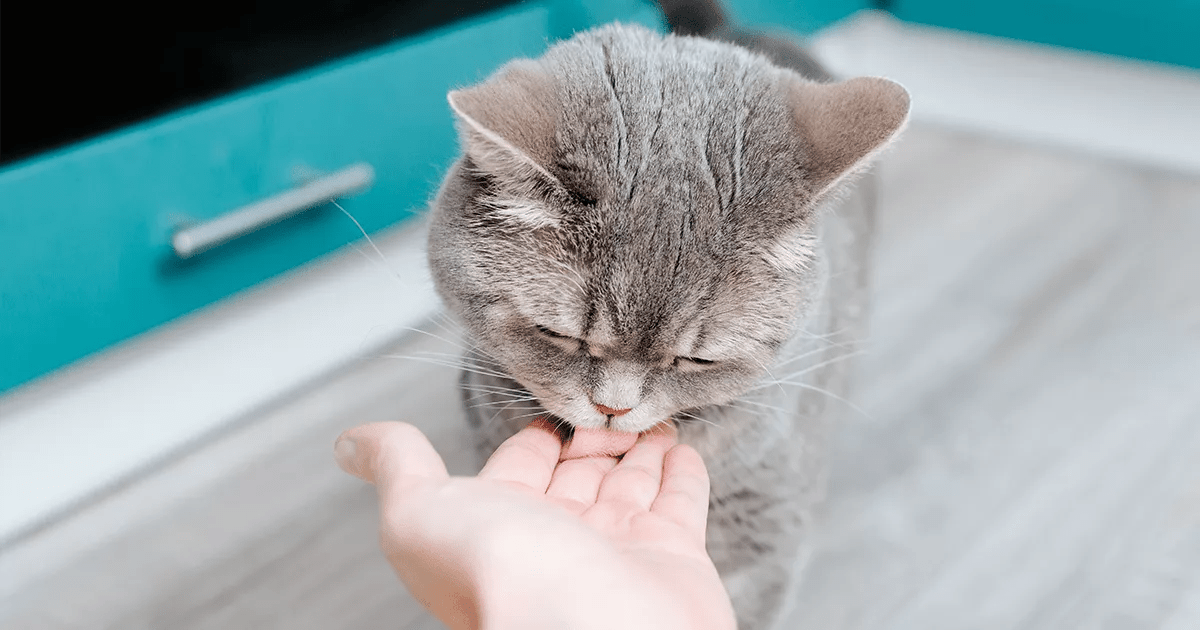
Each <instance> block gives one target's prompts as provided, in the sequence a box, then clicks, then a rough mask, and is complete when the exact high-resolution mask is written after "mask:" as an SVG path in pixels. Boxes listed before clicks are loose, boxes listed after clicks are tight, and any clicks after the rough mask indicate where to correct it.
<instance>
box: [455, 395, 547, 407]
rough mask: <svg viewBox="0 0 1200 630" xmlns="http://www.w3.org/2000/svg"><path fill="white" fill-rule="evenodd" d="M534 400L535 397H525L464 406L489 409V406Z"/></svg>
mask: <svg viewBox="0 0 1200 630" xmlns="http://www.w3.org/2000/svg"><path fill="white" fill-rule="evenodd" d="M536 400H537V397H536V396H525V397H523V398H515V399H513V400H510V401H504V400H489V401H486V402H481V403H476V404H474V405H467V406H466V408H467V409H478V408H480V407H489V406H491V405H497V404H500V403H502V402H508V403H510V404H512V403H519V402H533V401H536Z"/></svg>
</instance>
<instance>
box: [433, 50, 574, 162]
mask: <svg viewBox="0 0 1200 630" xmlns="http://www.w3.org/2000/svg"><path fill="white" fill-rule="evenodd" d="M447 98H448V100H449V101H450V107H451V109H453V110H454V114H455V115H456V116H457V118H458V122H459V125H458V129H459V134H460V136H461V137H462V141H463V144H464V145H465V149H466V151H467V155H469V156H470V157H471V159H472V160H473V161H474V162H475V164H476V165H477V166H478V167H479V168H481V169H482V170H484V171H487V172H490V173H493V174H497V175H507V176H509V177H540V178H546V179H548V180H550V181H552V182H553V181H556V180H555V178H554V176H553V175H551V174H550V172H549V171H547V170H546V168H545V167H544V166H543V164H548V163H550V161H551V160H552V159H553V158H554V152H555V150H556V148H555V143H554V137H555V132H556V130H557V127H558V112H559V104H558V93H557V90H556V89H555V86H554V79H553V77H551V76H550V74H549V73H548V72H546V71H545V70H543V69H542V68H541V66H540V65H539V64H538V63H537V62H536V61H531V60H528V59H518V60H515V61H512V62H509V63H508V64H506V65H505V66H504V67H503V68H501V69H500V70H499V71H498V72H497V73H496V74H495V75H493V76H492V77H491V78H490V79H488V80H487V81H485V82H483V83H481V84H479V85H477V86H475V87H470V88H466V89H462V90H455V91H453V92H450V94H449V95H448V97H447Z"/></svg>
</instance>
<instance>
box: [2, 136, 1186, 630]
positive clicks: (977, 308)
mask: <svg viewBox="0 0 1200 630" xmlns="http://www.w3.org/2000/svg"><path fill="white" fill-rule="evenodd" d="M880 171H881V173H882V175H883V187H882V212H881V234H880V238H879V247H878V252H877V254H878V255H877V260H876V273H875V279H876V296H877V300H876V308H875V311H874V316H873V332H872V338H871V342H870V348H871V353H870V355H869V356H868V357H867V358H866V359H865V361H864V364H863V372H862V379H861V387H860V390H859V392H858V396H857V401H858V403H859V405H860V406H861V408H862V413H859V414H856V416H855V420H854V421H852V422H848V423H847V424H846V425H845V426H843V427H841V429H840V431H839V432H838V434H837V440H836V443H835V445H834V448H835V451H836V455H835V457H834V461H835V464H834V471H833V475H832V482H831V488H830V498H829V501H828V502H827V504H826V505H825V507H824V512H825V514H824V520H823V524H822V527H821V531H820V541H819V551H818V552H817V554H816V556H815V557H814V559H813V561H812V563H811V564H810V570H809V572H808V573H807V574H806V577H805V582H804V584H803V587H802V590H803V592H802V593H801V595H800V600H799V604H798V608H797V610H796V611H795V613H794V617H793V622H792V623H791V624H789V627H792V628H797V629H808V628H812V629H822V630H830V629H834V628H856V629H857V628H862V629H868V628H870V629H874V628H888V629H893V628H894V629H913V630H918V629H919V630H939V629H946V630H962V629H966V628H969V629H981V630H982V629H987V630H992V629H996V630H999V629H1008V628H1020V629H1023V630H1037V629H1045V630H1068V629H1076V628H1078V629H1104V630H1126V629H1129V630H1133V629H1140V628H1154V629H1160V630H1183V629H1194V628H1200V178H1196V177H1190V178H1189V177H1185V176H1180V175H1172V174H1168V173H1162V172H1154V171H1148V170H1142V169H1137V168H1133V167H1129V166H1126V165H1123V164H1120V163H1113V162H1105V161H1099V160H1095V159H1090V158H1088V157H1087V156H1080V155H1071V154H1063V153H1056V152H1050V151H1046V150H1041V149H1038V148H1035V147H1029V146H1020V145H1015V144H1008V143H1006V142H1004V141H1000V140H996V139H990V138H981V137H974V136H970V135H964V134H959V133H955V132H950V131H945V130H939V129H932V128H921V127H917V128H913V129H911V130H910V131H909V133H908V134H907V136H906V138H905V140H904V141H903V142H902V144H901V145H900V146H899V147H898V148H897V149H896V150H895V151H893V152H892V153H890V154H889V155H888V156H887V157H886V158H885V162H884V164H883V166H882V167H881V169H880ZM422 350H433V351H445V350H446V344H445V343H443V342H442V341H439V340H436V339H431V338H426V337H422V336H417V337H415V338H414V339H411V340H408V341H406V342H405V343H403V344H401V347H399V348H398V349H397V350H396V352H397V353H398V354H409V355H411V354H414V353H416V352H419V351H422ZM454 379H455V374H454V371H453V370H452V369H450V368H445V367H438V366H432V365H426V364H421V363H417V362H414V361H411V360H407V359H401V358H392V357H380V358H378V359H375V360H372V361H369V362H366V363H364V364H362V365H360V366H357V367H355V368H354V369H352V370H348V371H346V372H345V373H342V374H340V375H339V376H337V377H336V378H333V379H331V380H330V381H329V382H326V383H322V384H316V385H314V386H313V387H312V388H310V389H309V390H308V391H306V392H304V393H301V394H299V395H297V396H296V397H295V398H294V399H293V400H290V401H288V402H287V403H286V404H281V405H280V406H278V407H277V408H275V409H272V410H269V411H267V412H264V413H263V414H262V416H261V417H258V418H253V419H248V420H247V421H246V422H245V423H244V424H243V425H241V426H238V427H234V428H231V429H230V430H229V431H227V432H226V433H225V434H224V435H222V436H219V437H217V438H215V439H213V440H211V441H210V442H209V443H208V445H207V446H205V447H204V448H202V449H199V450H196V451H194V452H192V453H190V454H188V455H186V456H185V457H180V458H177V459H176V460H174V461H171V462H168V463H167V464H166V465H164V466H163V467H162V469H161V470H160V471H159V472H157V473H155V474H154V475H151V476H150V477H148V478H146V479H144V480H141V481H139V482H137V483H133V484H130V485H129V486H127V487H126V488H124V489H122V490H121V491H119V492H117V493H115V494H114V495H112V496H111V497H110V498H108V499H106V500H104V501H102V502H100V503H98V504H96V505H94V506H93V507H91V508H89V509H88V510H85V511H83V512H81V513H79V514H78V515H76V516H74V517H72V518H70V519H68V520H66V521H64V522H62V523H59V524H57V525H55V526H53V527H50V528H48V529H46V530H44V531H43V532H41V533H40V534H39V535H37V536H35V537H33V538H30V539H27V540H26V541H24V542H23V543H21V544H20V545H19V546H17V547H14V548H11V549H8V550H6V551H4V552H3V554H0V627H3V628H6V629H7V628H13V629H18V628H20V629H25V628H29V629H34V628H38V629H42V628H47V629H49V628H79V629H83V628H87V629H95V628H114V629H116V628H120V629H122V630H131V629H138V628H172V629H200V628H212V629H228V628H262V627H288V628H356V629H369V628H436V627H439V626H438V624H437V623H436V622H434V621H432V620H431V619H429V618H428V617H427V616H425V615H424V614H423V613H421V612H420V610H419V609H418V608H417V607H416V606H415V604H414V603H413V602H412V601H411V600H410V599H409V598H408V597H407V595H405V594H404V593H403V592H402V589H401V588H400V586H399V585H398V583H397V582H396V581H395V579H394V578H393V577H392V575H391V573H390V570H389V569H388V568H387V566H386V565H385V564H384V563H383V561H382V559H381V558H380V557H379V556H378V553H377V547H376V544H377V542H376V532H375V518H376V517H375V513H374V509H375V506H374V502H373V496H372V494H371V492H370V490H369V489H368V488H366V487H364V486H363V485H361V484H360V483H358V482H357V481H355V480H353V479H350V478H348V477H346V476H345V475H343V474H342V473H341V472H340V471H338V470H337V468H336V467H335V465H334V464H333V460H332V457H331V446H332V442H333V438H334V437H335V436H336V435H337V433H338V432H339V431H340V430H341V429H343V428H345V427H348V426H351V425H354V424H357V423H360V422H366V421H373V420H384V419H404V420H408V421H411V422H414V423H416V424H418V425H420V426H422V427H423V428H425V429H426V430H427V431H428V432H429V433H430V434H431V435H432V437H433V438H434V440H435V444H436V445H438V446H439V448H440V449H441V450H442V452H443V453H445V454H446V456H447V458H448V459H449V461H450V463H451V468H452V469H454V470H457V471H460V472H465V471H469V470H471V468H472V467H473V466H475V465H476V462H475V461H474V458H473V456H472V455H471V453H470V449H468V448H467V447H466V441H465V439H464V428H463V426H462V420H461V414H460V413H459V411H458V409H457V406H458V397H457V394H456V392H455V390H454ZM164 421H168V420H167V419H164ZM64 439H69V436H64Z"/></svg>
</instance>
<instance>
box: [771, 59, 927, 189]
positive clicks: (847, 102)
mask: <svg viewBox="0 0 1200 630" xmlns="http://www.w3.org/2000/svg"><path fill="white" fill-rule="evenodd" d="M788 90H789V93H788V99H789V101H790V103H791V107H792V118H793V120H794V121H795V124H796V128H797V130H798V132H799V133H800V136H801V137H802V138H803V139H804V141H805V144H806V149H807V155H806V156H805V164H806V165H808V169H809V173H808V174H809V176H810V177H811V180H812V182H813V189H812V193H813V194H814V195H815V196H817V197H820V196H822V195H824V194H825V193H826V192H828V191H829V190H830V189H831V188H833V187H834V186H835V185H837V184H838V182H840V181H842V180H843V179H845V178H846V177H847V176H850V175H852V174H854V173H855V172H857V171H859V170H861V169H862V168H864V167H865V166H866V165H867V163H868V162H869V161H870V159H871V158H872V157H874V155H875V154H877V153H879V152H880V151H881V150H883V149H884V148H885V147H887V146H888V145H889V144H891V142H892V141H893V140H894V139H895V138H896V136H897V135H899V133H900V130H901V129H903V127H904V125H905V123H906V122H908V110H909V97H908V91H907V90H905V89H904V88H903V87H901V86H900V84H898V83H894V82H892V81H889V80H887V79H878V78H868V77H862V78H857V79H850V80H848V81H842V82H840V83H811V82H806V81H800V80H792V81H791V82H790V84H789V85H788Z"/></svg>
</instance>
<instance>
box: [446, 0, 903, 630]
mask: <svg viewBox="0 0 1200 630" xmlns="http://www.w3.org/2000/svg"><path fill="white" fill-rule="evenodd" d="M668 14H669V12H668ZM708 30H713V29H708ZM743 43H745V42H743ZM777 48H779V50H783V51H784V52H783V53H778V52H777V54H772V55H771V56H770V59H768V57H766V56H763V55H761V54H758V53H755V52H753V51H751V50H748V49H747V48H745V47H743V46H738V45H734V44H731V43H726V42H721V41H715V40H714V39H705V38H700V37H683V36H676V35H668V36H665V37H664V36H660V35H658V34H655V33H653V32H651V31H649V30H646V29H643V28H640V27H628V26H620V25H610V26H605V27H602V28H598V29H595V30H592V31H588V32H584V33H580V34H578V35H576V36H575V37H574V38H572V39H570V40H568V41H565V42H561V43H558V44H556V45H554V46H553V47H552V48H550V50H548V51H547V52H546V53H545V55H544V56H543V57H541V58H540V59H537V60H524V59H522V60H516V61H513V62H511V63H509V64H507V65H506V66H504V67H503V68H501V69H500V70H499V71H498V72H497V73H496V74H495V75H494V76H492V77H491V78H490V79H488V80H487V81H486V82H484V83H482V84H480V85H478V86H475V87H471V88H468V89H464V90H460V91H455V92H452V93H451V94H450V97H449V99H450V104H451V106H452V109H453V110H454V113H455V114H456V116H457V119H458V122H459V127H460V131H461V136H462V140H463V144H464V148H465V151H464V155H463V156H462V157H461V158H460V159H459V160H458V162H457V163H455V165H454V166H453V168H452V169H451V171H450V173H449V174H448V176H447V177H446V180H445V182H444V184H443V186H442V189H441V191H440V192H439V195H438V197H437V199H436V201H435V203H434V206H433V210H432V215H431V221H430V233H429V263H430V267H431V268H432V271H433V276H434V280H435V283H436V286H437V289H438V292H439V293H440V295H441V297H442V298H443V300H444V301H445V303H446V305H447V307H448V309H449V311H450V312H451V313H452V314H453V316H455V317H456V318H457V320H458V321H459V322H460V323H461V324H462V326H463V327H464V329H465V331H466V334H467V336H468V342H469V343H470V344H471V345H472V347H473V348H474V349H473V350H472V351H471V352H470V353H469V354H468V356H467V360H468V363H469V367H468V368H467V369H466V370H464V372H463V386H464V397H465V398H466V399H467V400H468V403H467V408H468V411H469V415H470V417H471V420H472V422H473V424H474V425H475V426H476V427H477V428H478V431H479V433H480V436H481V443H482V445H483V446H482V447H483V449H484V450H485V451H486V452H490V451H491V450H492V449H494V448H495V447H496V446H497V445H498V444H499V443H500V442H501V441H503V440H504V439H506V438H507V437H509V436H511V435H512V434H513V433H514V432H515V431H517V430H519V429H520V427H522V426H524V425H525V424H526V423H527V422H528V421H529V420H530V419H531V418H532V416H533V415H537V414H539V413H544V412H549V413H550V414H552V415H553V416H554V417H555V418H557V419H559V420H561V421H562V422H563V423H565V425H569V426H570V427H610V428H612V429H615V430H620V431H640V430H644V429H647V428H649V427H651V426H652V425H654V424H656V423H658V422H660V421H662V420H664V419H667V418H672V419H674V420H675V421H676V423H677V424H678V426H679V433H680V440H681V441H682V442H685V443H687V444H691V445H692V446H694V447H695V448H696V449H697V450H698V451H699V452H700V454H701V455H702V456H703V458H704V460H705V462H706V464H707V465H708V469H709V472H710V475H711V478H712V495H711V496H712V499H711V508H710V518H709V525H708V551H709V553H710V555H711V556H712V558H713V560H714V562H715V563H716V566H717V568H718V570H719V571H720V572H721V576H722V579H723V580H724V582H725V585H726V587H727V589H728V590H729V593H730V596H731V597H732V598H733V602H734V608H735V610H736V612H737V616H738V622H739V627H741V628H743V629H754V628H768V627H772V625H774V624H776V623H777V622H778V621H779V619H780V618H782V616H783V615H784V614H785V613H786V607H787V600H788V595H789V594H790V592H791V591H792V590H793V586H794V581H795V577H796V575H797V571H798V567H799V564H800V563H801V562H802V561H803V559H804V557H805V555H806V554H805V550H806V544H805V540H806V535H805V531H806V528H807V527H808V524H809V520H810V516H809V514H810V511H811V508H812V507H813V505H814V504H815V503H816V502H817V501H818V500H819V498H820V496H821V493H822V487H823V479H824V462H823V457H822V448H821V444H822V434H823V433H824V428H825V427H826V426H827V425H828V423H829V420H830V418H832V417H833V416H834V415H835V414H836V413H840V412H842V411H844V409H845V405H844V404H843V403H842V402H841V401H840V400H839V399H840V398H841V397H842V396H844V395H845V393H846V389H847V385H848V374H849V370H848V369H847V368H846V365H847V362H845V361H843V359H845V358H847V356H848V355H849V354H850V350H849V349H848V348H847V346H846V345H845V344H843V343H839V342H838V340H855V339H859V338H861V336H862V332H863V326H864V318H865V315H866V300H867V278H868V267H867V259H868V247H869V236H870V231H871V213H872V207H873V200H872V195H871V189H872V188H871V185H870V184H871V182H870V180H869V179H868V180H865V181H861V182H860V185H859V186H857V187H856V188H854V189H853V190H851V189H850V186H849V181H850V180H851V179H852V178H853V177H854V176H855V175H857V174H859V173H861V172H862V171H863V170H864V168H865V167H866V166H867V163H868V161H869V160H870V159H871V158H872V157H873V156H874V155H875V154H876V153H878V152H879V151H880V150H881V149H883V148H884V147H885V146H886V145H888V144H889V143H890V142H892V141H893V139H894V138H895V137H896V135H897V134H898V133H899V131H900V129H901V128H902V127H903V125H904V124H905V122H906V120H907V116H908V106H909V99H908V94H907V93H906V92H905V90H904V89H903V88H901V87H900V86H898V85H896V84H895V83H892V82H890V81H887V80H884V79H870V78H859V79H853V80H849V81H845V82H841V83H829V82H826V79H827V75H824V74H823V71H819V68H820V66H819V65H818V64H816V62H815V61H813V60H811V58H809V57H807V55H804V54H803V52H802V51H800V50H799V49H798V48H795V47H794V46H792V47H790V48H789V47H788V45H781V46H777ZM789 55H791V56H793V57H795V56H796V55H799V57H796V59H799V61H797V62H795V63H792V62H790V61H789ZM772 60H773V61H772ZM777 64H782V65H777ZM783 66H787V67H783ZM788 68H795V69H798V70H800V71H803V70H805V69H806V68H807V69H808V70H809V76H808V77H806V76H803V75H802V74H801V73H800V72H798V71H797V70H794V69H788ZM812 68H817V69H818V70H812ZM813 74H816V75H817V76H812V75H813ZM814 79H815V80H814Z"/></svg>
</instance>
